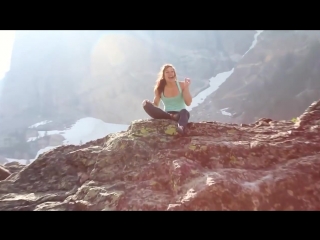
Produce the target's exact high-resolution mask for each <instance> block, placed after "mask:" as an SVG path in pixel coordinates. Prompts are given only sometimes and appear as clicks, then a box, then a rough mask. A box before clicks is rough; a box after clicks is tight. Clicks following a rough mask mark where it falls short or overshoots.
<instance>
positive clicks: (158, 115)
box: [142, 100, 190, 127]
mask: <svg viewBox="0 0 320 240" xmlns="http://www.w3.org/2000/svg"><path fill="white" fill-rule="evenodd" d="M142 105H143V109H144V110H145V111H146V113H147V114H148V115H149V116H150V117H152V118H154V119H172V116H171V115H170V114H169V113H171V114H178V117H177V119H178V124H179V126H183V127H185V126H187V124H188V121H189V118H190V113H189V112H188V111H187V110H186V109H182V110H181V111H180V112H175V111H169V112H165V111H163V110H162V109H161V108H158V107H156V106H154V105H153V104H152V103H151V102H149V101H147V100H144V101H143V103H142Z"/></svg>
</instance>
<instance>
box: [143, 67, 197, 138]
mask: <svg viewBox="0 0 320 240" xmlns="http://www.w3.org/2000/svg"><path fill="white" fill-rule="evenodd" d="M190 83H191V81H190V79H189V78H186V79H185V80H184V81H178V80H177V75H176V71H175V68H174V67H173V65H171V64H165V65H163V66H162V68H161V70H160V72H159V77H158V79H157V81H156V85H155V87H154V99H153V102H150V101H149V100H144V101H143V103H142V105H143V108H144V110H145V111H146V113H147V114H148V115H149V116H150V117H152V118H154V119H172V120H175V121H177V122H178V132H179V133H180V134H183V133H184V131H185V128H186V126H187V124H188V121H189V118H190V113H189V112H188V111H187V109H186V105H187V106H190V104H191V102H192V97H191V94H190V91H189V86H190ZM160 100H161V101H162V103H163V105H164V110H162V109H161V108H159V102H160Z"/></svg>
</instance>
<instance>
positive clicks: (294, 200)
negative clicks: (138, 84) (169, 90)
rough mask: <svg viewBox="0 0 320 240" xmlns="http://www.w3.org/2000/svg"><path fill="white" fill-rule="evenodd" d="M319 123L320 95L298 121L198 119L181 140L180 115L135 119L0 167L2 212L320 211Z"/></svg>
mask: <svg viewBox="0 0 320 240" xmlns="http://www.w3.org/2000/svg"><path fill="white" fill-rule="evenodd" d="M319 123H320V99H319V100H318V101H317V102H314V103H313V104H311V105H310V106H309V107H308V108H307V109H306V110H305V111H304V112H303V114H302V115H300V116H299V117H298V118H297V119H296V120H295V121H290V120H289V121H288V120H287V121H285V120H282V121H274V120H272V119H266V118H265V119H259V121H257V122H255V123H252V124H249V125H248V124H242V125H238V124H231V123H220V122H202V123H189V125H188V130H187V132H186V135H185V136H180V137H179V136H177V131H176V124H175V123H174V122H173V121H171V120H136V121H133V122H132V123H131V124H130V126H129V128H128V129H127V131H121V132H118V133H111V134H108V135H107V136H106V137H103V138H100V139H97V140H94V141H91V142H88V143H86V144H83V145H81V146H75V145H67V146H60V147H58V148H56V149H53V150H51V151H48V152H46V153H43V154H41V155H40V156H39V157H38V158H37V159H36V160H35V161H34V162H33V163H31V164H29V165H27V166H25V167H24V168H22V169H21V168H20V169H19V167H18V166H16V168H13V163H10V164H8V165H10V166H8V167H11V169H12V170H11V172H10V171H9V170H7V173H3V171H6V169H5V168H6V167H7V165H5V166H4V170H3V171H2V170H1V168H0V176H2V177H3V178H2V179H1V180H2V181H0V210H2V211H4V210H8V211H14V210H29V211H40V210H42V211H43V210H51V211H54V210H56V211H79V210H81V211H110V210H168V211H175V210H317V209H319V208H320V202H319V197H320V189H319V187H318V186H319V184H320V174H319V171H320V144H319V143H320V138H319V136H320V135H319V133H320V127H319V126H320V125H319ZM1 171H2V172H1ZM8 171H9V172H10V173H9V174H10V175H9V176H8V177H5V176H4V175H5V174H8Z"/></svg>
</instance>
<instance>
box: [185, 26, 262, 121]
mask: <svg viewBox="0 0 320 240" xmlns="http://www.w3.org/2000/svg"><path fill="white" fill-rule="evenodd" d="M262 32H263V30H257V32H256V34H255V35H254V37H253V41H252V44H251V46H250V48H249V49H248V50H247V51H246V52H245V53H244V54H243V55H242V58H243V57H244V56H245V55H246V54H247V53H248V52H249V51H250V50H251V49H253V48H254V47H255V45H256V44H257V41H258V36H259V35H260V34H261V33H262ZM233 71H234V68H232V69H231V70H230V71H227V72H222V73H218V74H217V75H216V76H215V77H212V78H210V80H209V81H210V86H209V87H208V88H206V89H205V90H203V91H202V92H200V93H199V94H198V95H197V96H195V97H194V98H193V99H192V103H191V105H190V106H188V107H187V110H188V111H191V110H192V109H193V108H194V107H196V106H198V105H199V104H201V103H203V101H204V100H205V99H206V98H207V97H208V96H209V95H210V94H212V93H213V92H214V91H216V90H217V89H218V88H219V86H220V85H221V84H222V83H224V82H225V81H226V80H227V79H228V77H230V76H231V74H232V73H233ZM224 115H226V114H224Z"/></svg>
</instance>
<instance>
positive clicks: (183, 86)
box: [180, 82, 192, 106]
mask: <svg viewBox="0 0 320 240" xmlns="http://www.w3.org/2000/svg"><path fill="white" fill-rule="evenodd" d="M180 86H181V89H182V96H183V99H184V102H185V103H186V105H187V106H190V105H191V102H192V96H191V93H190V90H189V85H186V84H185V82H180Z"/></svg>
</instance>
